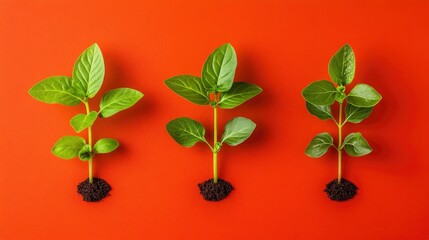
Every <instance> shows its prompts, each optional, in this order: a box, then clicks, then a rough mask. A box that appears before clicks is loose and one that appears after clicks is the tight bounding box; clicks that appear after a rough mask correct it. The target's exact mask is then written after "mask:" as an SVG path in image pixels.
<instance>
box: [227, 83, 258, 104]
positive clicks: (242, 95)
mask: <svg viewBox="0 0 429 240" xmlns="http://www.w3.org/2000/svg"><path fill="white" fill-rule="evenodd" d="M261 92H262V88H260V87H258V86H256V85H255V84H251V83H246V82H236V83H233V84H232V87H231V88H230V89H229V90H228V91H226V92H223V93H221V95H220V101H219V106H220V107H221V108H225V109H231V108H235V107H237V106H239V105H241V104H242V103H244V102H245V101H247V100H249V99H251V98H253V97H254V96H256V95H258V94H259V93H261Z"/></svg>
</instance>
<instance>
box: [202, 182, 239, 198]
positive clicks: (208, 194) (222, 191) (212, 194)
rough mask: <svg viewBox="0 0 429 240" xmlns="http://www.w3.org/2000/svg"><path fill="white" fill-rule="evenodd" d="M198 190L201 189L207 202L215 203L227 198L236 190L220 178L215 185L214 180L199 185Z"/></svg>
mask: <svg viewBox="0 0 429 240" xmlns="http://www.w3.org/2000/svg"><path fill="white" fill-rule="evenodd" d="M198 188H200V193H201V195H203V198H204V199H205V200H207V201H213V202H217V201H220V200H222V199H224V198H226V197H227V196H228V195H229V193H230V192H231V191H232V190H234V188H233V187H232V185H231V184H230V183H229V182H227V181H225V180H223V179H220V178H218V181H217V183H214V181H213V178H211V179H209V180H207V181H204V182H202V183H199V184H198Z"/></svg>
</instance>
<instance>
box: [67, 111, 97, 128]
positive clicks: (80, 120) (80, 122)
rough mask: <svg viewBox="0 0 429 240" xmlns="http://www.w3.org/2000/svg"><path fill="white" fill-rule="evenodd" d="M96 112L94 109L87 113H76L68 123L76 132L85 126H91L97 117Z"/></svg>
mask: <svg viewBox="0 0 429 240" xmlns="http://www.w3.org/2000/svg"><path fill="white" fill-rule="evenodd" d="M97 116H98V113H97V112H96V111H92V112H90V113H89V114H88V115H87V114H78V115H76V116H74V117H73V118H72V119H71V120H70V125H71V126H72V127H73V129H74V130H75V131H76V132H78V133H79V132H81V131H82V130H84V129H85V128H88V127H91V126H92V124H94V121H95V119H97Z"/></svg>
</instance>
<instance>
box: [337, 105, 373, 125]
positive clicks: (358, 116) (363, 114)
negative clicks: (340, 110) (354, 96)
mask: <svg viewBox="0 0 429 240" xmlns="http://www.w3.org/2000/svg"><path fill="white" fill-rule="evenodd" d="M372 109H373V107H369V108H365V107H355V106H353V105H351V104H347V105H346V119H345V121H344V122H351V123H360V122H362V120H364V119H365V118H367V117H368V116H369V115H370V114H371V112H372Z"/></svg>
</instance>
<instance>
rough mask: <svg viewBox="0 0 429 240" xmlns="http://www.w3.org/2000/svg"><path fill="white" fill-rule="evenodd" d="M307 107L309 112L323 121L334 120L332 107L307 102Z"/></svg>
mask: <svg viewBox="0 0 429 240" xmlns="http://www.w3.org/2000/svg"><path fill="white" fill-rule="evenodd" d="M305 106H306V107H307V110H308V112H310V113H311V114H312V115H314V116H316V117H318V118H320V119H322V120H326V119H330V118H332V119H333V118H334V117H333V116H332V112H331V106H323V105H314V104H312V103H309V102H305Z"/></svg>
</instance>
